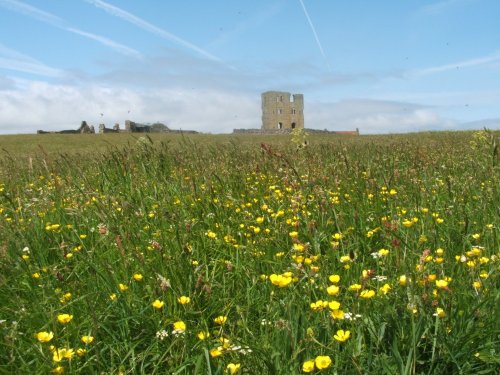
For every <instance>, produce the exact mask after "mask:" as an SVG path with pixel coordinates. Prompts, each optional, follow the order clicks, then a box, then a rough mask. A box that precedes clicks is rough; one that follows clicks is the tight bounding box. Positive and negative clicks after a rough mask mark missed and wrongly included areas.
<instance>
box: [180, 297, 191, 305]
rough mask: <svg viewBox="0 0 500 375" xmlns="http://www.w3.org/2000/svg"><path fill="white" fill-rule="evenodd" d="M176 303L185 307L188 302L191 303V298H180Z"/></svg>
mask: <svg viewBox="0 0 500 375" xmlns="http://www.w3.org/2000/svg"><path fill="white" fill-rule="evenodd" d="M177 302H179V303H180V304H181V305H187V304H188V303H189V302H191V298H189V297H187V296H180V297H179V298H177Z"/></svg>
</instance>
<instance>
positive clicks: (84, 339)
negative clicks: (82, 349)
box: [82, 336, 94, 344]
mask: <svg viewBox="0 0 500 375" xmlns="http://www.w3.org/2000/svg"><path fill="white" fill-rule="evenodd" d="M92 341H94V337H93V336H82V342H83V343H84V344H90V343H92Z"/></svg>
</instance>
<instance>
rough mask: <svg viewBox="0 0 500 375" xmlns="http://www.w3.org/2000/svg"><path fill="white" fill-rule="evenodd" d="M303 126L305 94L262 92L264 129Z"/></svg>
mask: <svg viewBox="0 0 500 375" xmlns="http://www.w3.org/2000/svg"><path fill="white" fill-rule="evenodd" d="M303 128H304V95H302V94H294V95H291V94H290V93H289V92H283V91H267V92H265V93H263V94H262V130H280V129H303Z"/></svg>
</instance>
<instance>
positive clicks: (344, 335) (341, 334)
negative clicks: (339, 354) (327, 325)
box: [333, 329, 351, 342]
mask: <svg viewBox="0 0 500 375" xmlns="http://www.w3.org/2000/svg"><path fill="white" fill-rule="evenodd" d="M350 336H351V331H344V330H343V329H339V330H338V331H337V334H336V335H333V338H334V339H335V340H337V341H338V342H344V341H347V340H348V339H349V337H350Z"/></svg>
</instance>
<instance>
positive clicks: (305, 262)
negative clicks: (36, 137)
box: [0, 131, 500, 374]
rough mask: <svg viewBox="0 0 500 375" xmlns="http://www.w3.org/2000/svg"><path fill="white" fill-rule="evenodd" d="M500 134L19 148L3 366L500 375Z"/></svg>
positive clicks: (13, 176) (1, 266) (8, 161)
mask: <svg viewBox="0 0 500 375" xmlns="http://www.w3.org/2000/svg"><path fill="white" fill-rule="evenodd" d="M495 136H496V135H495V134H492V133H489V132H486V131H483V132H477V133H444V134H439V133H436V134H425V135H420V136H419V135H410V136H384V137H382V136H379V137H376V136H373V137H358V138H332V139H328V138H312V139H311V140H310V142H309V145H308V146H307V147H305V148H302V149H297V148H296V147H295V145H293V143H292V142H290V140H289V139H284V138H278V137H274V138H270V139H264V138H255V140H256V141H257V142H253V141H252V142H249V141H242V140H241V139H230V138H225V139H223V140H221V139H220V138H219V140H218V141H217V140H216V141H210V140H207V139H204V140H203V141H202V142H200V141H199V140H200V139H199V138H198V139H197V138H196V137H195V138H180V139H178V140H177V141H176V142H174V143H172V142H170V141H168V140H165V139H150V138H140V139H137V140H135V139H134V141H130V142H128V144H126V145H120V146H119V147H118V146H112V145H110V146H109V147H108V148H107V149H106V150H103V149H98V150H96V151H95V152H94V153H93V154H91V155H89V154H87V153H86V154H83V153H77V154H74V153H59V154H55V153H47V152H46V153H44V154H43V153H42V154H40V155H39V156H37V157H36V158H32V160H31V161H30V162H27V160H26V159H25V158H23V157H22V156H19V155H15V154H14V153H13V152H9V153H8V154H4V157H3V159H2V164H1V168H0V170H1V171H2V172H1V180H0V223H1V225H0V292H1V293H0V321H1V323H0V332H1V335H2V340H1V341H0V372H1V373H6V374H11V373H33V374H37V373H40V374H44V373H50V372H51V371H52V372H54V373H62V372H65V373H75V374H87V373H88V374H93V373H113V374H118V373H121V374H136V373H144V374H155V373H158V374H164V373H171V374H222V373H236V372H239V373H246V374H299V373H304V372H313V373H320V372H321V373H326V374H335V373H339V374H344V373H345V374H367V373H369V374H379V373H380V374H455V373H456V374H494V373H495V371H496V370H498V366H499V362H500V361H499V360H498V358H499V353H498V348H499V335H500V331H499V325H498V320H499V313H498V306H499V293H498V286H499V285H498V272H499V258H498V257H499V256H500V248H499V243H498V232H499V231H498V226H499V221H498V217H499V213H500V212H499V208H498V207H499V206H498V202H500V192H499V189H498V181H499V169H498V155H497V151H496V149H495V147H496V146H495ZM261 142H264V143H265V144H264V145H262V146H261V145H260V143H261ZM181 297H184V298H181ZM185 297H189V298H185ZM62 314H69V316H72V319H71V320H69V317H68V316H64V315H62ZM65 318H66V319H65ZM217 318H219V319H217ZM222 318H224V319H222ZM67 320H69V321H67ZM339 330H343V331H344V332H339ZM347 332H348V333H347ZM84 336H85V337H84ZM90 337H92V339H91V338H90Z"/></svg>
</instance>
